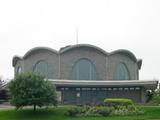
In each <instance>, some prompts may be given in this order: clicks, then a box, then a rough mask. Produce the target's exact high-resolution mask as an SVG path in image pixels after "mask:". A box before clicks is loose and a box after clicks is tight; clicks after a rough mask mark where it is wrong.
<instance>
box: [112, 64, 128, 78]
mask: <svg viewBox="0 0 160 120" xmlns="http://www.w3.org/2000/svg"><path fill="white" fill-rule="evenodd" d="M115 80H129V73H128V70H127V67H126V66H125V64H123V63H120V64H118V65H117V67H116V71H115Z"/></svg>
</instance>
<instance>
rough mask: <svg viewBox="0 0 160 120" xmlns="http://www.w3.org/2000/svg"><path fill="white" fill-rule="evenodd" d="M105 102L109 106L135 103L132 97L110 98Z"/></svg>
mask: <svg viewBox="0 0 160 120" xmlns="http://www.w3.org/2000/svg"><path fill="white" fill-rule="evenodd" d="M104 103H105V104H106V105H108V106H128V105H133V104H134V103H133V101H132V100H131V99H124V98H109V99H105V100H104Z"/></svg>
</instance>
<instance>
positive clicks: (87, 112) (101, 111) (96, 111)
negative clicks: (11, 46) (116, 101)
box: [65, 106, 113, 117]
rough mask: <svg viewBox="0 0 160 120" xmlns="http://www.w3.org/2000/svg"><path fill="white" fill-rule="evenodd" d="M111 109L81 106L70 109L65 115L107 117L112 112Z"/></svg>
mask: <svg viewBox="0 0 160 120" xmlns="http://www.w3.org/2000/svg"><path fill="white" fill-rule="evenodd" d="M112 110H113V108H112V109H111V108H110V107H102V106H101V107H89V106H81V107H79V106H78V107H71V108H70V109H68V111H67V112H66V113H65V115H67V116H72V117H73V116H109V115H110V113H111V112H112Z"/></svg>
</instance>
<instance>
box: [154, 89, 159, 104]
mask: <svg viewBox="0 0 160 120" xmlns="http://www.w3.org/2000/svg"><path fill="white" fill-rule="evenodd" d="M152 101H153V103H155V104H157V105H160V89H158V90H157V91H155V92H154V93H153V98H152Z"/></svg>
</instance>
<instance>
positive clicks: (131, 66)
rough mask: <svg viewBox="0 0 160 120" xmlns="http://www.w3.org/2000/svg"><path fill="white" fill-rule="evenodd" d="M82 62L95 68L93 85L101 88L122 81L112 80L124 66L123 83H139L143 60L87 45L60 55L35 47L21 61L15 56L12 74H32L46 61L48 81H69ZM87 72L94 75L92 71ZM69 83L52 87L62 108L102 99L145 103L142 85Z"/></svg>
mask: <svg viewBox="0 0 160 120" xmlns="http://www.w3.org/2000/svg"><path fill="white" fill-rule="evenodd" d="M81 59H86V60H88V61H90V63H92V64H90V65H93V66H94V67H95V69H96V71H97V74H98V79H96V80H95V81H99V82H101V83H102V85H103V81H113V82H114V81H123V80H117V79H115V74H116V69H117V66H118V65H119V64H123V65H124V66H125V67H126V71H127V73H128V79H126V80H124V82H125V81H136V80H138V79H139V69H140V68H141V64H142V60H138V59H137V58H136V57H135V56H134V54H133V53H131V52H130V51H128V50H116V51H113V52H111V53H107V52H106V51H104V50H103V49H101V48H98V47H96V46H93V45H88V44H78V45H73V46H66V47H64V48H61V49H60V50H59V51H56V50H54V49H51V48H46V47H36V48H33V49H31V50H29V51H28V52H27V53H26V54H25V55H24V56H23V57H18V56H15V57H14V58H13V61H12V63H13V67H14V71H15V74H17V73H18V72H28V71H34V69H35V66H36V64H37V63H38V62H39V61H45V63H46V66H48V68H47V69H48V70H49V72H50V74H51V76H50V78H49V79H50V80H53V81H54V80H59V81H60V80H72V77H71V76H72V75H71V74H73V68H74V66H75V64H76V63H77V61H79V60H81ZM19 69H20V70H19ZM90 69H91V68H90ZM90 71H91V72H93V70H90ZM76 72H77V71H76ZM122 75H123V74H122ZM90 80H92V79H90ZM90 80H88V81H90ZM72 81H73V83H74V82H75V83H74V85H72V84H70V85H69V86H66V85H65V84H63V83H62V84H60V85H57V84H56V83H53V84H55V85H56V87H57V90H58V91H59V92H60V93H59V95H60V98H61V102H62V103H63V104H77V103H82V104H88V103H99V102H103V100H104V99H105V98H111V97H112V98H116V97H121V98H122V97H124V98H131V99H133V100H134V101H135V102H145V100H146V96H145V90H147V89H146V88H145V86H144V85H142V84H137V85H129V84H128V85H123V84H121V85H118V84H116V85H110V86H108V85H106V86H100V85H97V86H96V85H93V86H88V85H89V84H88V83H87V80H86V81H85V82H84V83H83V84H82V85H78V84H77V85H75V84H76V81H81V80H78V79H77V80H72ZM86 83H87V84H86ZM154 86H155V85H154ZM71 96H72V97H71Z"/></svg>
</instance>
